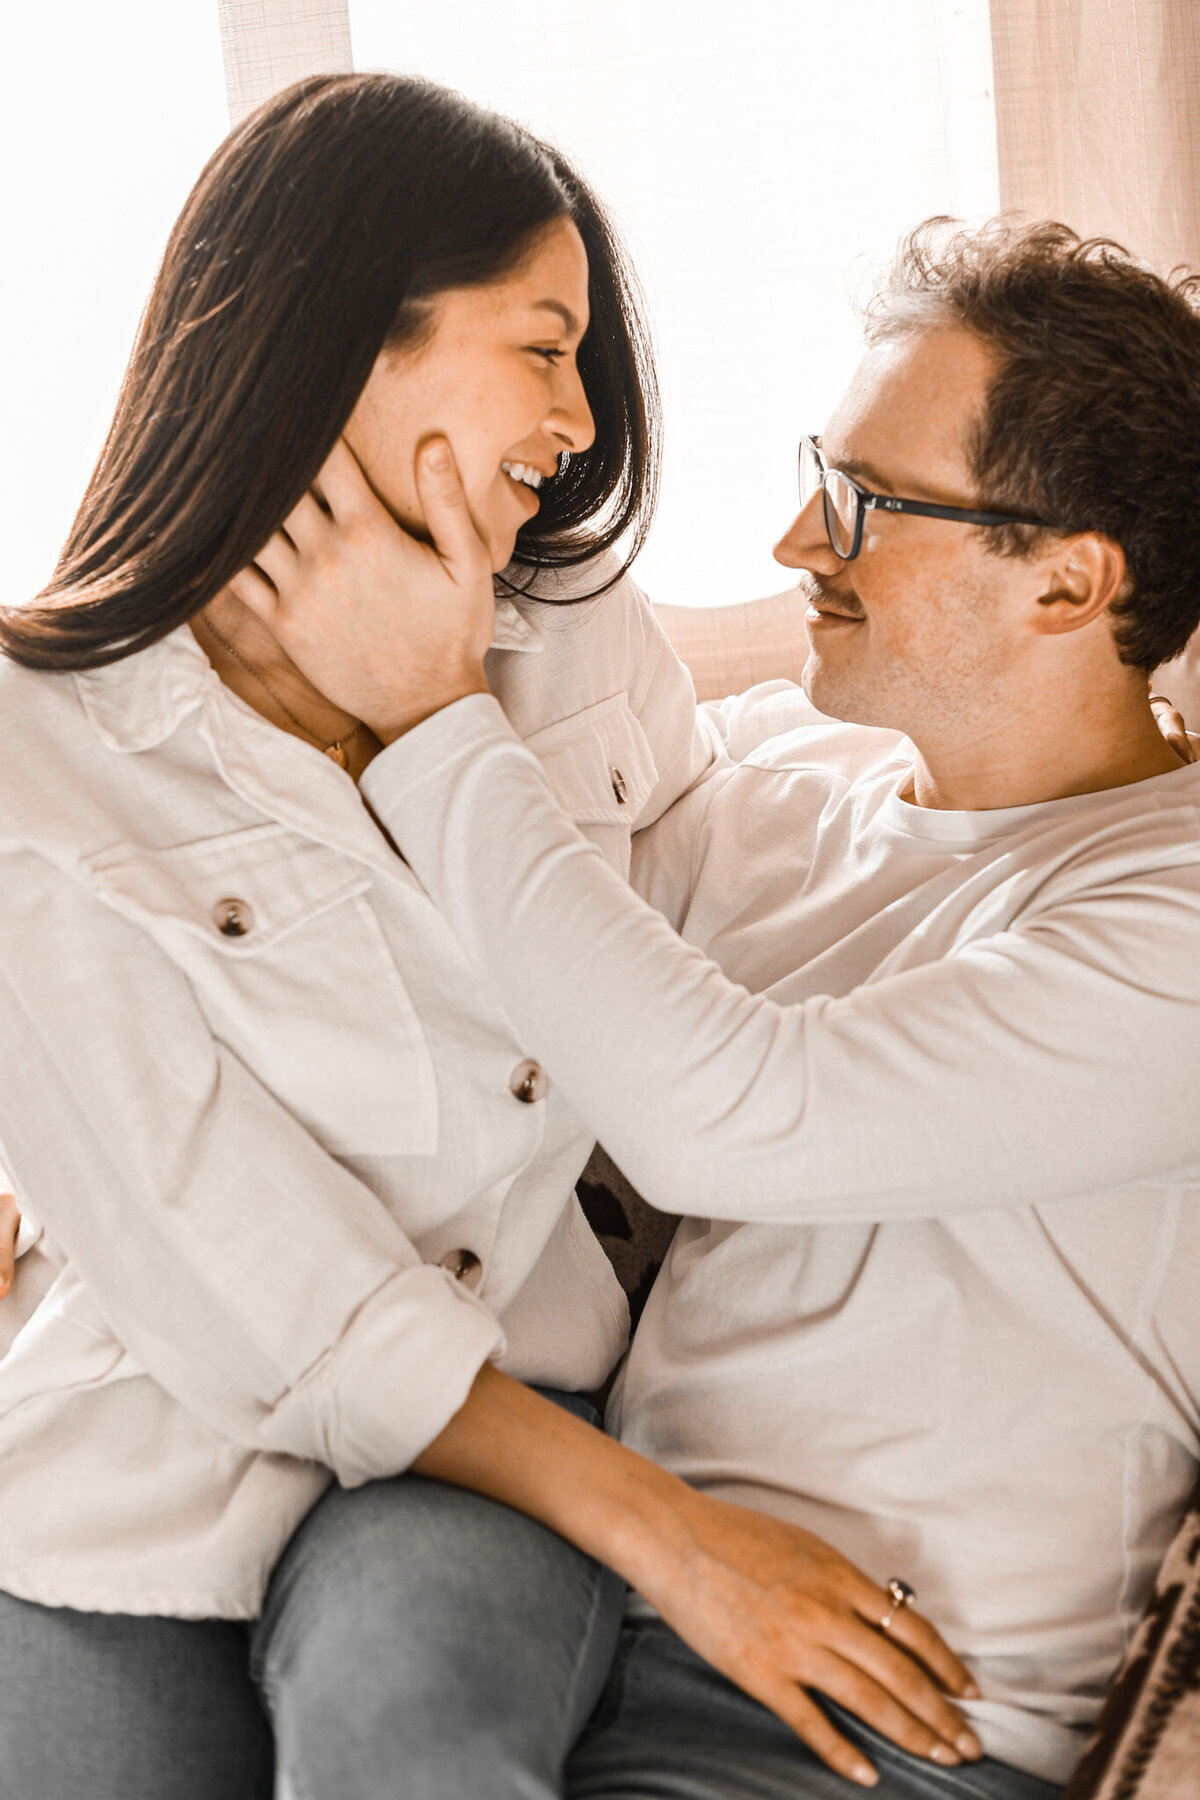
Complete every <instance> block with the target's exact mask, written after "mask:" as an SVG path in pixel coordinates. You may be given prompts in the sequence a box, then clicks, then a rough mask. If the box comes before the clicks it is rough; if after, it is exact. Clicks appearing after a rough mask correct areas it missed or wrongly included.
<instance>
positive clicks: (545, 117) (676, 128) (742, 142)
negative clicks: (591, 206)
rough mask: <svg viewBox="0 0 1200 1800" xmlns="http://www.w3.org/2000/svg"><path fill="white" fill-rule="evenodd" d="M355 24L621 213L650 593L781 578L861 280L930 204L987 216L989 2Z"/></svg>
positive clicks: (490, 14) (465, 2) (847, 346)
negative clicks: (650, 465) (639, 303)
mask: <svg viewBox="0 0 1200 1800" xmlns="http://www.w3.org/2000/svg"><path fill="white" fill-rule="evenodd" d="M350 26H351V34H352V37H353V40H354V54H355V62H356V65H357V67H358V68H360V69H370V68H394V69H406V70H414V71H419V72H421V73H423V74H426V75H429V76H431V77H433V78H434V79H435V80H438V81H444V82H447V83H449V84H450V85H451V86H454V87H458V88H461V89H462V90H463V91H464V92H465V93H467V94H469V95H470V96H471V97H472V98H473V99H476V100H480V101H483V102H484V103H486V104H488V105H491V106H495V107H498V108H499V109H500V110H502V111H504V112H508V113H511V114H513V115H514V116H515V117H517V118H519V119H521V120H523V121H524V122H525V123H526V124H528V125H530V126H531V127H532V128H533V129H534V130H535V131H538V132H540V133H541V134H542V135H544V136H547V137H549V138H551V139H553V140H554V141H555V142H557V143H558V144H559V145H560V146H561V147H562V149H563V150H564V151H565V152H566V153H567V154H568V155H570V156H571V157H572V158H573V159H574V160H575V161H577V162H578V164H579V166H580V168H581V169H582V170H583V172H584V173H585V174H586V175H587V176H588V177H589V178H590V179H591V181H592V182H593V183H594V184H595V186H596V188H597V189H598V191H599V193H600V195H601V197H602V198H603V199H604V200H605V201H606V202H607V203H608V204H609V206H610V207H611V209H612V210H613V212H614V213H615V214H616V217H617V220H618V222H619V224H620V225H621V227H622V228H623V230H624V232H625V235H626V237H627V239H628V241H629V243H630V246H631V248H632V250H633V253H634V257H635V260H636V262H637V265H638V268H639V270H640V272H641V275H642V278H643V281H644V283H645V285H646V287H647V289H648V292H649V298H650V303H651V316H652V319H653V322H654V324H655V327H656V334H657V338H658V343H659V348H660V354H661V367H662V375H663V397H664V411H665V415H666V427H667V436H666V459H665V469H664V482H663V498H662V506H661V509H660V512H659V516H658V523H657V525H656V527H655V531H654V534H653V537H652V539H651V542H650V544H649V545H648V547H647V549H646V551H645V552H644V553H643V556H642V559H641V561H640V563H639V565H638V573H639V579H640V580H641V581H642V582H643V584H644V585H645V586H646V587H647V588H648V590H649V591H650V593H651V594H652V596H653V597H654V598H655V599H657V600H662V601H670V602H674V603H676V604H688V603H698V604H705V603H707V604H710V605H713V604H718V603H720V602H723V601H727V600H734V599H748V598H750V597H752V596H753V595H754V594H756V593H759V594H761V593H770V592H772V591H775V590H777V589H779V588H780V587H782V586H785V585H787V579H786V578H785V577H783V576H782V575H781V572H780V570H779V569H778V568H777V566H776V565H775V564H774V563H773V562H772V561H771V558H770V545H771V543H772V542H773V541H774V539H775V538H776V537H777V536H778V535H779V532H780V531H781V529H782V528H783V526H784V525H785V524H786V523H787V521H788V519H789V518H790V517H791V511H790V509H791V507H792V499H793V493H794V481H795V476H794V465H795V446H796V439H797V437H798V436H799V433H800V432H801V431H804V430H813V429H817V428H819V427H820V425H821V424H822V422H823V418H824V415H825V413H826V412H827V411H828V410H829V408H830V406H831V405H832V403H833V401H834V400H835V399H836V398H837V396H838V394H839V392H840V391H841V389H842V387H843V386H844V385H845V381H846V379H847V377H848V375H849V373H850V371H851V370H852V368H853V366H854V363H855V361H856V359H857V346H858V333H857V326H856V323H855V318H854V314H853V311H852V308H851V306H850V303H849V301H848V298H847V296H848V293H849V291H850V288H851V286H852V285H853V284H854V283H855V282H856V281H857V282H858V283H859V284H861V281H862V279H863V278H864V277H865V276H866V274H867V272H868V268H869V266H870V265H871V264H872V263H878V262H879V260H880V259H882V258H884V257H886V255H887V254H888V253H889V251H890V250H891V249H892V247H893V246H894V244H895V243H896V240H897V239H898V237H899V236H900V234H901V232H902V231H903V230H905V229H906V228H907V227H908V226H910V225H912V224H915V223H916V221H917V220H918V219H921V218H923V217H925V216H926V215H928V214H930V213H935V212H949V213H954V214H957V215H966V216H971V215H985V214H988V213H991V212H993V211H995V210H996V206H997V192H998V180H997V172H996V144H995V126H994V118H993V104H992V94H991V42H990V34H989V22H988V6H987V3H986V0H961V3H960V4H951V3H949V0H836V4H832V5H831V4H829V0H688V4H686V5H681V4H677V3H676V0H605V3H604V5H597V4H596V0H558V4H556V5H555V6H553V7H552V8H550V9H549V11H547V12H545V13H544V14H542V15H539V16H538V17H537V18H536V20H535V19H534V18H533V17H532V16H531V15H529V14H528V13H527V12H516V11H514V10H513V9H512V8H511V7H504V6H497V5H496V4H495V0H455V4H454V5H444V6H437V5H434V6H397V5H396V0H350Z"/></svg>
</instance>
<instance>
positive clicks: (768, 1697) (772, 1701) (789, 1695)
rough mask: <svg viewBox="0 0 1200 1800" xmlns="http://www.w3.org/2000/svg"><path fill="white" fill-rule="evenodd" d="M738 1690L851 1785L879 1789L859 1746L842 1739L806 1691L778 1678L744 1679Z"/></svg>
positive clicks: (872, 1771) (876, 1779)
mask: <svg viewBox="0 0 1200 1800" xmlns="http://www.w3.org/2000/svg"><path fill="white" fill-rule="evenodd" d="M735 1679H736V1678H735ZM738 1686H739V1687H743V1688H744V1689H745V1691H746V1692H747V1693H748V1694H749V1695H750V1696H751V1698H752V1699H755V1700H758V1701H759V1702H760V1703H761V1704H762V1705H763V1706H765V1707H767V1708H768V1709H769V1710H770V1711H771V1712H773V1713H774V1714H775V1716H776V1718H779V1719H782V1720H783V1722H784V1724H785V1725H788V1726H790V1727H791V1729H792V1730H793V1731H794V1732H795V1733H796V1736H797V1737H798V1738H800V1739H801V1740H802V1742H804V1743H806V1744H807V1745H808V1747H809V1749H810V1750H811V1751H812V1752H813V1754H814V1755H815V1756H819V1757H820V1759H821V1761H822V1762H823V1763H828V1764H829V1767H830V1768H831V1769H833V1770H835V1771H836V1773H837V1774H839V1775H842V1776H844V1777H845V1779H846V1780H847V1781H854V1782H857V1783H858V1785H859V1787H874V1786H875V1784H876V1782H877V1781H878V1780H879V1777H878V1775H877V1774H876V1773H875V1770H874V1768H873V1767H872V1765H871V1763H870V1762H868V1760H867V1758H866V1757H865V1756H864V1755H863V1753H862V1751H861V1750H860V1749H859V1748H858V1746H857V1745H856V1744H852V1743H851V1742H850V1740H849V1738H845V1737H843V1736H842V1734H841V1732H840V1731H839V1730H838V1729H837V1727H836V1725H834V1724H833V1722H832V1720H831V1719H830V1717H829V1715H828V1713H825V1712H822V1710H821V1708H820V1707H819V1706H818V1705H817V1703H816V1701H815V1700H812V1699H810V1698H809V1696H808V1694H806V1693H805V1691H804V1689H803V1688H802V1687H798V1686H797V1685H796V1684H795V1683H794V1682H791V1681H780V1680H779V1679H777V1678H769V1679H765V1680H763V1681H752V1680H745V1679H743V1680H739V1681H738Z"/></svg>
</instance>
